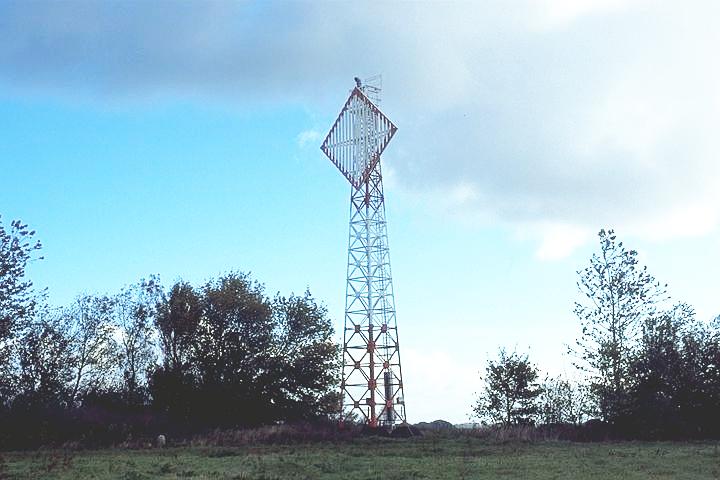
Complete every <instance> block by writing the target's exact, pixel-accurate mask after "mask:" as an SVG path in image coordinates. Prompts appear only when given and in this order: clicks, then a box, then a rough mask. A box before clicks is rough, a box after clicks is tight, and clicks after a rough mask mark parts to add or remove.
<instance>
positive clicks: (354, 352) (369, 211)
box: [321, 77, 406, 429]
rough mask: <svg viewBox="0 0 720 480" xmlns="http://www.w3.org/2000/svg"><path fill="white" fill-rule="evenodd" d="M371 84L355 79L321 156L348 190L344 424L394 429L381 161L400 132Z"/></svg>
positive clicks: (396, 381) (396, 394)
mask: <svg viewBox="0 0 720 480" xmlns="http://www.w3.org/2000/svg"><path fill="white" fill-rule="evenodd" d="M374 80H375V81H376V82H377V83H375V82H368V83H367V84H366V85H363V84H362V82H361V81H360V80H359V79H358V78H356V79H355V82H356V87H355V88H354V89H353V90H352V92H351V93H350V97H349V98H348V100H347V102H346V103H345V106H344V107H343V109H342V111H341V112H340V115H339V116H338V118H337V120H336V121H335V124H334V125H333V127H332V128H331V129H330V132H329V133H328V135H327V137H326V138H325V141H324V142H323V144H322V146H321V149H322V151H323V152H324V153H325V154H326V155H327V156H328V158H329V159H330V160H331V161H332V162H333V163H334V164H335V165H336V166H337V167H338V169H339V170H340V171H341V172H342V173H343V175H345V177H346V179H347V180H348V181H349V182H350V185H351V189H350V233H349V240H348V269H347V289H346V295H345V327H344V334H343V369H342V386H341V388H342V394H343V419H344V420H360V421H362V422H363V423H365V424H367V425H369V426H370V427H384V428H387V429H392V428H393V427H394V426H395V425H396V424H399V423H405V422H406V416H405V398H404V393H403V382H402V370H401V366H400V346H399V342H398V332H397V322H396V317H395V297H394V293H393V287H392V273H391V270H390V254H389V248H388V240H387V223H386V221H385V199H384V194H383V185H382V170H381V166H380V155H381V154H382V152H383V151H384V149H385V147H386V146H387V144H388V142H389V141H390V139H391V138H392V136H393V135H394V134H395V131H396V130H397V128H396V127H395V125H394V124H393V123H392V122H391V121H390V120H389V119H388V118H387V117H386V116H385V115H384V114H383V113H382V112H381V111H380V110H379V109H378V107H377V105H376V104H377V103H379V94H380V86H379V77H376V78H375V79H374ZM371 97H372V100H371ZM373 100H374V102H373Z"/></svg>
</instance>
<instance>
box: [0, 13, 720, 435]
mask: <svg viewBox="0 0 720 480" xmlns="http://www.w3.org/2000/svg"><path fill="white" fill-rule="evenodd" d="M658 3H660V2H652V1H641V0H638V1H632V0H604V1H603V0H526V1H523V0H518V1H515V2H506V1H497V2H495V1H475V2H470V3H461V2H450V3H445V2H442V3H441V2H427V3H419V2H414V3H409V2H408V3H377V4H372V3H370V4H366V3H362V4H360V3H357V2H355V3H352V4H350V3H342V2H327V3H321V2H312V3H310V2H292V3H280V2H275V3H273V2H260V3H230V2H154V3H150V2H142V3H141V2H137V3H134V2H87V3H85V2H62V3H61V2H51V3H42V2H41V3H38V2H27V1H23V2H12V1H9V2H3V3H2V4H0V215H2V216H3V219H4V221H5V222H7V221H8V220H9V219H10V218H21V219H22V220H24V221H25V222H27V223H30V224H31V226H32V227H33V228H35V229H36V230H37V231H38V237H39V238H40V239H41V240H42V241H43V244H44V246H45V247H44V254H45V259H44V260H43V261H41V262H36V263H35V264H34V265H33V266H32V275H33V278H34V279H35V281H36V283H38V284H39V285H42V286H47V287H48V288H49V292H50V298H51V300H52V301H53V302H56V303H58V304H61V303H64V302H67V301H69V300H70V299H72V298H73V296H74V295H76V294H78V293H80V292H82V291H99V292H105V291H109V292H112V291H115V290H117V289H118V288H119V287H120V286H122V285H124V284H127V283H131V282H134V281H136V280H138V279H139V278H140V277H143V276H147V275H148V274H152V273H159V274H160V275H161V277H162V279H163V280H164V281H165V282H166V283H168V284H169V283H171V282H173V281H174V280H176V279H178V278H181V277H182V278H185V279H188V280H190V281H193V282H196V283H199V282H201V281H203V280H204V279H207V278H208V277H210V276H213V275H216V274H217V273H219V272H222V271H227V270H230V269H240V270H251V271H252V272H253V273H254V275H255V276H256V277H257V278H258V279H260V280H261V281H263V282H265V283H266V285H267V287H268V289H269V290H270V291H275V290H282V291H284V292H289V291H296V292H300V291H303V290H304V289H305V288H306V287H309V288H310V289H311V291H313V292H314V293H315V294H316V295H317V296H318V297H320V298H321V299H322V300H323V301H325V303H326V304H327V306H328V308H329V310H330V313H331V315H332V316H333V318H335V319H336V325H338V326H340V325H341V323H340V321H341V319H342V315H343V299H344V288H345V286H344V276H345V262H346V258H345V255H346V247H347V245H346V242H347V224H346V222H347V218H348V217H347V215H348V212H347V208H348V189H349V187H348V185H347V184H345V183H343V178H342V177H341V176H340V175H339V173H338V172H336V171H335V170H334V169H333V167H332V166H331V165H330V164H329V162H327V160H326V159H325V158H324V157H323V156H322V154H321V152H320V151H319V148H318V147H319V143H320V141H321V139H322V137H324V135H325V133H326V131H327V129H328V128H329V126H330V125H331V124H332V121H333V120H334V117H335V115H336V114H337V111H338V110H339V108H340V107H341V105H342V104H343V102H344V100H345V97H346V96H347V94H348V92H349V90H350V89H351V88H352V85H353V81H352V79H353V77H354V76H356V75H357V76H360V77H368V76H371V75H374V74H382V76H383V101H382V105H381V107H382V109H383V110H384V111H385V112H386V114H387V115H388V116H389V117H390V118H391V119H392V120H393V121H394V122H395V124H397V125H398V127H399V131H398V134H397V135H396V137H395V138H394V139H393V141H392V142H391V144H390V146H389V147H388V149H387V150H386V154H385V156H384V158H383V167H384V169H385V173H386V192H387V202H388V206H387V208H388V220H389V233H390V246H391V252H392V258H393V272H394V274H395V287H396V294H397V299H396V301H397V308H398V322H399V328H400V336H401V337H402V338H403V343H402V344H403V363H404V365H403V370H404V373H405V376H406V385H407V387H406V388H407V391H406V397H407V402H408V414H409V416H410V420H411V421H419V420H433V419H435V418H446V419H448V420H452V421H464V420H466V419H467V417H468V415H469V413H470V404H471V403H472V401H473V392H474V391H476V390H477V389H478V388H479V385H480V383H479V380H478V379H477V376H478V375H477V374H478V372H479V371H480V370H482V368H483V366H484V363H485V361H486V359H487V358H488V356H493V355H494V353H495V352H496V350H497V348H498V347H501V346H505V347H508V348H518V349H520V350H523V351H529V352H530V355H531V358H532V359H534V360H535V361H536V362H537V363H538V365H539V366H540V367H541V369H543V371H548V372H550V373H553V374H556V373H563V372H564V373H567V374H572V367H571V366H570V362H569V360H568V359H567V357H566V356H565V355H564V352H565V350H566V348H565V345H567V344H569V343H572V342H573V339H574V338H575V337H576V336H577V334H578V327H577V321H576V320H575V319H574V318H573V316H572V303H573V301H574V300H575V299H576V287H575V282H576V273H575V272H576V271H577V270H578V269H581V268H583V267H584V266H585V265H586V264H587V261H588V260H587V259H588V258H589V256H590V255H591V254H592V252H593V251H594V249H595V248H596V241H595V238H596V237H595V235H596V233H597V231H598V230H599V229H600V228H602V227H611V228H615V230H616V231H617V232H618V234H619V235H620V237H621V238H622V239H623V240H624V241H625V243H626V244H627V245H629V246H631V247H632V248H636V249H638V250H639V252H640V255H641V258H642V260H643V262H645V263H646V264H647V265H648V266H649V268H650V270H651V271H652V272H653V273H654V274H655V276H656V277H657V278H658V279H659V280H661V281H662V282H666V283H668V284H669V290H670V293H671V295H672V296H673V297H674V298H676V299H678V300H684V301H687V302H689V303H691V304H693V305H694V306H695V307H696V308H697V311H698V314H699V316H701V318H709V317H711V316H713V315H716V314H718V313H720V305H718V301H717V300H716V297H717V293H716V288H715V286H716V285H717V283H716V281H715V274H714V273H715V271H716V270H717V268H718V267H719V266H720V253H718V246H719V245H720V243H719V240H720V232H719V230H718V223H719V222H720V190H718V188H717V181H718V179H719V178H720V176H719V175H718V174H719V173H720V172H719V171H718V170H719V169H720V166H719V165H720V163H719V162H718V161H717V160H716V157H717V155H718V153H720V135H718V125H720V60H719V59H718V56H717V45H720V30H718V29H717V28H716V26H715V21H716V19H717V18H720V4H718V3H717V2H713V1H705V2H703V1H684V2H662V6H658Z"/></svg>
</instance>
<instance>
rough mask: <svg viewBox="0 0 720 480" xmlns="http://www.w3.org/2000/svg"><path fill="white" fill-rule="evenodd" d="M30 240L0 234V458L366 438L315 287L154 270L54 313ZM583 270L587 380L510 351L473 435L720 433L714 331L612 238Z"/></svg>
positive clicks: (606, 235)
mask: <svg viewBox="0 0 720 480" xmlns="http://www.w3.org/2000/svg"><path fill="white" fill-rule="evenodd" d="M33 238H34V232H32V231H30V230H29V229H28V228H27V227H26V226H25V225H23V224H22V223H20V222H13V223H11V224H10V228H9V229H5V228H4V227H3V225H2V223H0V449H23V448H34V447H38V446H40V445H50V446H52V445H55V446H58V445H70V446H74V447H97V446H103V445H123V444H124V445H127V446H142V445H146V444H147V443H148V441H149V439H152V438H153V437H154V436H155V435H157V434H158V433H164V434H166V435H168V436H169V438H171V439H173V441H175V442H179V441H181V440H183V439H184V441H185V442H190V441H192V440H191V439H193V438H195V439H197V438H205V439H210V438H213V439H216V440H217V442H218V444H219V445H222V444H225V443H227V444H234V443H237V441H238V438H254V439H255V440H257V441H261V440H260V439H259V437H257V436H255V435H256V434H255V433H251V432H260V431H263V430H262V428H260V429H259V430H258V428H259V427H262V426H272V425H275V427H264V428H274V429H275V430H272V431H274V432H275V433H274V434H273V435H274V436H273V439H274V440H273V441H277V442H280V443H283V442H292V441H293V440H292V439H294V438H300V439H301V440H298V441H308V440H314V441H331V442H336V441H342V440H343V439H347V438H350V439H352V438H355V433H357V432H356V431H355V430H352V431H345V432H337V431H336V428H335V424H334V422H333V419H334V418H335V417H336V415H337V413H338V412H337V411H336V409H337V408H338V405H339V395H338V384H339V381H338V380H339V379H338V375H339V369H338V364H337V362H338V360H339V349H338V345H336V344H335V343H334V342H333V341H332V335H333V332H332V327H331V322H330V320H329V318H328V316H327V311H326V310H325V308H324V307H323V306H322V305H320V304H318V302H317V301H316V300H315V299H314V298H313V297H312V296H311V295H310V293H308V292H306V293H305V294H304V295H302V296H296V295H290V296H282V295H280V294H277V295H275V296H274V297H270V296H268V295H266V293H265V291H264V288H263V286H262V285H261V284H259V283H258V282H257V281H254V280H253V279H252V278H251V277H250V276H249V275H248V274H243V273H228V274H225V275H222V276H219V277H218V278H215V279H211V280H210V281H208V282H206V283H205V284H204V285H200V286H193V285H190V284H188V283H186V282H182V281H179V282H177V283H175V284H174V285H173V286H172V287H171V288H170V289H169V290H166V289H164V288H163V287H162V286H161V285H160V283H159V280H158V279H157V278H155V277H150V278H149V279H148V280H143V281H140V282H139V283H137V284H135V285H131V286H129V287H127V288H124V289H123V290H122V291H120V292H118V293H116V294H114V295H90V294H85V295H81V296H79V297H78V298H77V299H76V300H75V301H74V302H73V303H72V304H71V305H68V306H65V307H61V308H51V307H49V306H48V305H47V302H46V301H45V298H44V292H37V291H35V290H34V289H33V285H32V283H31V282H30V281H29V280H28V279H27V278H26V275H25V269H26V266H27V264H28V262H31V261H33V260H34V259H35V258H37V251H38V250H39V249H40V248H41V247H40V244H39V243H38V242H36V241H34V240H33ZM578 275H579V281H578V286H579V289H580V291H581V292H582V299H581V301H579V302H578V303H577V304H576V306H575V313H576V315H577V316H578V319H579V321H580V323H581V325H582V334H581V336H580V338H579V339H578V341H577V344H576V345H575V346H573V347H572V348H570V349H569V350H570V351H569V354H570V355H572V357H573V359H574V360H575V364H576V366H577V367H578V371H579V372H581V373H582V376H581V378H582V380H581V381H577V380H571V379H567V378H551V377H545V378H544V379H542V378H541V377H540V373H539V370H538V368H537V366H535V365H534V364H533V363H532V362H531V361H530V359H529V358H528V356H527V355H524V354H522V353H518V352H508V351H505V350H501V351H500V353H499V356H498V358H496V359H494V360H490V361H489V363H488V365H487V370H486V375H485V377H484V380H485V388H484V390H483V391H482V392H481V393H480V395H479V398H478V400H477V403H476V405H475V412H476V414H477V415H478V417H480V418H481V419H482V420H483V422H484V424H485V425H486V427H484V428H483V429H482V430H480V431H481V432H485V433H486V434H492V435H496V436H499V437H504V436H507V437H508V438H509V439H511V440H512V439H513V438H516V437H518V436H519V437H518V438H519V439H520V440H523V441H525V440H526V439H530V440H531V439H535V438H550V439H561V440H581V441H584V440H608V439H617V438H647V439H670V438H675V439H688V438H696V439H701V438H719V437H720V415H718V407H719V406H720V320H718V319H716V320H715V321H712V322H702V321H699V320H698V319H696V318H695V313H694V311H693V309H692V308H691V307H690V306H688V305H686V304H683V303H671V302H670V300H669V296H668V295H667V293H666V289H665V287H663V286H661V285H660V284H659V283H658V282H657V281H656V280H655V279H654V278H653V277H652V276H651V275H650V274H649V273H648V271H647V269H646V268H644V267H641V266H639V265H638V261H637V253H636V252H635V251H632V250H628V249H626V248H625V247H624V246H623V244H622V243H621V242H619V241H617V239H616V237H615V235H614V234H613V232H612V231H610V232H605V231H601V232H600V253H599V254H596V255H593V257H592V258H591V260H590V264H589V266H588V267H587V268H585V269H583V270H581V271H579V272H578ZM279 424H285V425H286V426H285V427H278V426H277V425H279ZM420 427H421V429H423V430H425V431H426V432H428V431H429V432H434V433H433V434H437V433H438V432H441V431H449V432H452V431H454V429H453V428H452V427H451V426H450V425H448V424H447V423H446V422H442V421H436V422H432V423H430V424H422V425H420ZM358 431H360V430H358ZM398 431H400V430H398ZM403 431H406V432H407V433H408V435H409V436H416V435H414V433H415V432H416V430H411V429H407V428H406V429H405V430H403ZM298 432H301V433H298ZM488 432H489V433H488ZM523 432H524V433H523ZM261 437H262V435H261ZM525 437H527V438H525ZM516 439H517V438H516ZM353 441H354V440H353Z"/></svg>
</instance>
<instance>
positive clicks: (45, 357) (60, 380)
mask: <svg viewBox="0 0 720 480" xmlns="http://www.w3.org/2000/svg"><path fill="white" fill-rule="evenodd" d="M33 235H34V232H32V231H29V230H28V229H27V227H26V226H24V225H22V224H21V223H19V222H14V223H12V224H11V227H10V229H9V231H7V230H5V229H4V228H2V225H1V224H0V374H1V375H0V426H1V428H0V448H4V449H8V448H31V447H36V446H39V445H46V444H55V445H57V444H62V443H65V442H71V441H72V442H80V443H81V444H83V445H87V446H96V445H107V444H116V443H120V442H124V441H126V440H128V439H132V438H137V437H142V436H148V435H152V434H157V433H159V432H163V433H170V434H172V435H175V436H180V435H182V436H190V435H192V434H195V433H198V432H207V431H212V430H213V429H218V428H237V427H248V426H258V425H266V424H273V423H276V422H299V421H309V420H327V419H328V418H330V416H331V415H333V413H334V409H335V408H336V405H338V401H337V395H338V393H337V383H336V382H337V359H338V347H337V345H336V344H335V343H334V342H333V341H332V334H333V331H332V326H331V322H330V320H329V318H328V316H327V312H326V310H325V308H324V307H323V306H321V305H319V304H318V303H317V302H316V301H315V299H314V298H313V297H312V296H311V295H310V293H309V292H306V293H305V294H304V295H302V296H296V295H290V296H287V297H286V296H282V295H279V294H278V295H276V296H274V297H272V298H270V297H268V296H266V295H265V292H264V289H263V287H262V285H260V284H259V283H257V282H256V281H253V280H252V279H251V278H250V276H249V275H247V274H241V273H229V274H226V275H223V276H221V277H219V278H216V279H213V280H211V281H209V282H207V283H206V284H204V285H202V286H200V287H193V286H191V285H189V284H187V283H185V282H178V283H176V284H175V285H174V286H173V287H172V288H171V289H170V290H169V291H167V292H166V291H165V290H164V289H163V288H162V287H161V286H160V284H159V282H158V280H157V279H156V278H150V279H149V280H147V281H141V282H139V283H138V284H136V285H132V286H130V287H128V288H125V289H123V290H122V291H121V292H119V293H118V294H116V295H112V296H96V295H82V296H80V297H78V298H77V300H76V301H75V302H74V303H73V304H72V305H69V306H67V307H64V308H50V307H48V306H47V305H46V302H45V301H44V298H43V295H42V294H37V293H35V292H33V287H32V283H31V282H30V281H29V280H27V279H25V275H24V272H25V267H26V265H27V263H28V262H29V261H31V260H32V256H33V253H34V251H35V250H37V249H39V248H40V245H39V243H37V242H33V240H32V238H33Z"/></svg>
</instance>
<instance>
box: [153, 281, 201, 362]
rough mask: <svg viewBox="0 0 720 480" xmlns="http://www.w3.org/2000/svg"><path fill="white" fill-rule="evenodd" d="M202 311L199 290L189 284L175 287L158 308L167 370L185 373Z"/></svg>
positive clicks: (157, 318) (179, 283) (177, 284)
mask: <svg viewBox="0 0 720 480" xmlns="http://www.w3.org/2000/svg"><path fill="white" fill-rule="evenodd" d="M201 315H202V308H201V306H200V298H199V297H198V295H197V293H196V292H195V289H193V287H192V286H191V285H190V284H189V283H185V282H178V283H176V284H175V285H173V287H172V289H171V290H170V295H169V297H168V298H167V299H165V300H164V301H162V302H161V303H160V305H159V306H158V312H157V316H156V319H155V322H156V325H157V328H158V332H159V335H160V346H161V348H162V354H163V364H164V367H165V369H166V370H169V371H176V372H180V373H185V371H186V370H187V368H188V366H189V364H190V362H191V360H192V354H193V351H192V348H193V345H194V342H195V335H196V334H197V331H198V326H199V324H200V317H201Z"/></svg>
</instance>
